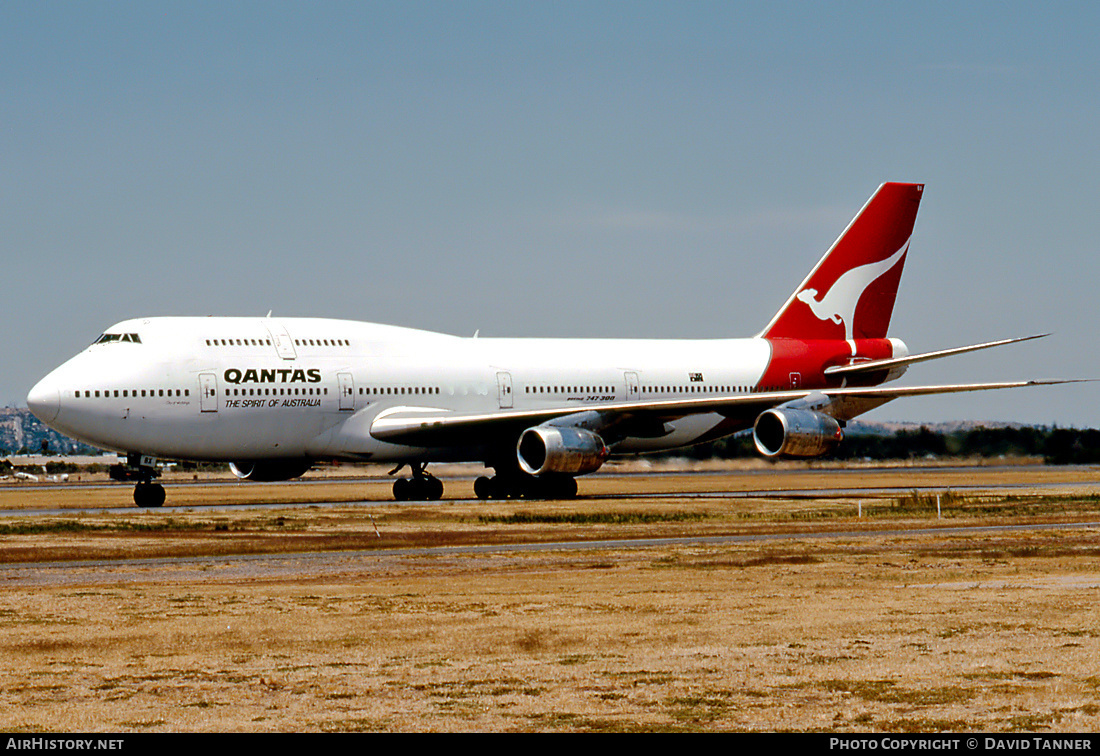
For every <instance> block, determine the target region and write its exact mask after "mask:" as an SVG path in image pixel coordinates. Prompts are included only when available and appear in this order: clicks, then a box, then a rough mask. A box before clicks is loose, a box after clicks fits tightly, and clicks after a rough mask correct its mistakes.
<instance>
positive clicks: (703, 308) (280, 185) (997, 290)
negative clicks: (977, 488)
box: [0, 2, 1100, 427]
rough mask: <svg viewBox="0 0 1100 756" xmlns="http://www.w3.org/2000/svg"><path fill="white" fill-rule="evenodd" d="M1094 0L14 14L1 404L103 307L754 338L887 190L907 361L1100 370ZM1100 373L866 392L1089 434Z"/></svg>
mask: <svg viewBox="0 0 1100 756" xmlns="http://www.w3.org/2000/svg"><path fill="white" fill-rule="evenodd" d="M1097 28H1100V6H1097V5H1096V4H1088V3H1081V4H1074V3H1057V4H1049V3H1034V4H1020V3H1003V2H1002V3H968V4H956V3H921V4H902V3H821V4H810V3H794V4H784V3H774V2H769V3H645V2H630V3H625V2H622V3H596V2H582V3H567V2H553V3H549V2H548V3H515V2H507V3H458V2H440V3H416V2H397V3H366V2H360V3H308V4H305V3H303V4H284V3H266V2H265V3H229V4H226V3H194V2H188V3H173V4H154V3H109V2H105V3H68V2H66V3H41V2H34V3H20V2H11V3H5V4H4V5H2V6H0V92H3V93H4V94H3V98H2V100H0V165H2V166H3V169H2V170H0V229H2V233H0V257H2V259H3V261H4V263H5V266H4V267H5V273H6V276H5V278H6V281H7V286H6V287H5V297H4V299H5V301H6V303H7V304H8V308H7V310H8V312H7V319H8V323H9V327H8V329H7V334H8V345H7V350H6V353H7V359H6V360H5V369H4V370H3V371H0V403H6V404H10V405H22V404H23V403H24V401H25V396H26V392H27V390H28V389H29V388H30V386H31V385H33V383H34V382H35V380H37V378H38V377H40V376H41V375H43V374H45V373H46V372H47V371H48V370H50V369H51V368H52V367H54V366H55V365H56V364H58V363H60V362H62V361H63V360H64V359H66V358H67V357H68V356H70V355H71V354H73V353H74V352H76V351H78V350H79V349H81V348H83V347H84V346H85V345H86V344H88V343H89V342H90V341H92V340H93V339H94V338H95V337H96V336H97V335H98V334H99V333H100V332H101V331H103V330H104V329H105V328H106V327H107V326H108V325H110V324H111V323H114V322H116V321H119V320H122V319H124V318H128V317H134V316H143V315H160V314H196V315H205V314H224V315H263V314H265V313H266V312H267V311H268V310H274V312H275V314H276V315H287V316H289V315H310V316H327V317H339V318H350V319H359V320H372V321H380V322H387V323H395V324H400V325H408V326H414V327H421V328H429V329H434V330H441V331H446V332H449V333H457V334H472V333H473V332H474V331H475V330H478V329H480V332H481V334H482V335H483V336H490V335H506V336H624V337H649V336H656V337H724V336H742V335H743V336H748V335H752V334H754V333H756V332H757V331H758V330H759V329H760V328H761V327H762V326H763V325H764V324H765V323H766V322H767V321H768V319H769V318H770V317H771V315H772V313H773V312H774V311H775V310H776V309H777V308H778V307H779V306H780V305H781V304H782V303H783V301H784V300H785V299H786V298H787V296H788V295H789V294H790V292H791V291H792V290H793V288H794V287H795V286H796V285H797V284H798V283H799V281H801V279H802V278H803V276H804V275H805V273H806V272H807V271H808V270H809V268H810V266H812V265H813V263H814V262H816V261H817V259H818V258H819V257H820V255H821V254H822V253H823V252H824V250H825V249H826V248H827V247H828V246H829V244H830V243H831V242H832V241H833V239H834V238H835V237H836V236H837V234H839V232H840V231H841V230H842V229H843V228H844V226H845V225H846V224H847V222H848V220H849V219H850V218H851V216H852V215H853V214H854V213H855V212H856V211H857V210H858V209H859V208H860V207H861V206H862V204H863V203H864V202H865V201H866V199H867V197H869V196H870V194H871V193H872V192H873V191H874V189H875V188H876V187H877V185H878V184H879V183H881V182H883V181H888V180H895V181H919V182H924V183H925V184H926V190H925V195H924V200H923V202H922V206H921V211H920V215H919V216H918V219H917V228H916V235H915V236H914V239H913V243H912V249H911V252H910V255H909V258H908V262H907V265H906V271H905V274H904V276H903V278H902V286H901V292H900V294H899V299H898V303H897V307H896V309H895V313H894V319H893V324H892V328H891V331H892V333H893V335H896V336H898V337H900V338H902V339H904V340H905V341H906V342H907V343H908V344H909V346H910V349H912V350H913V351H918V350H919V351H926V350H931V349H938V348H946V347H950V346H957V345H961V344H964V343H971V342H974V341H984V340H991V339H996V338H1003V337H1008V336H1014V335H1025V334H1030V333H1039V332H1046V331H1052V332H1053V333H1054V335H1053V336H1052V337H1050V338H1048V339H1046V340H1043V341H1040V342H1030V343H1028V344H1023V345H1018V346H1014V347H1007V348H1005V349H1003V350H998V351H994V352H985V353H980V354H976V355H969V356H963V357H958V358H954V359H951V360H947V361H943V362H941V363H935V364H929V365H922V366H917V367H914V368H913V369H912V370H911V371H910V374H909V375H907V376H906V377H905V379H903V380H904V381H905V382H907V383H911V384H915V383H929V382H955V381H973V380H1001V379H1013V378H1033V377H1089V378H1092V377H1100V359H1098V358H1097V356H1096V354H1095V353H1094V351H1093V350H1092V347H1091V341H1092V332H1093V330H1094V328H1095V326H1094V323H1095V321H1096V315H1097V313H1098V310H1100V307H1098V305H1097V298H1096V295H1095V294H1094V292H1093V287H1094V286H1095V285H1096V283H1097V282H1098V280H1100V275H1098V273H1100V263H1098V262H1097V256H1096V254H1094V252H1093V241H1094V239H1095V238H1096V237H1097V235H1098V234H1097V231H1098V230H1100V228H1098V227H1100V221H1098V219H1097V218H1098V215H1097V212H1096V205H1097V197H1098V196H1100V147H1098V139H1100V136H1098V135H1100V84H1098V83H1097V82H1100V58H1098V55H1100V53H1098V52H1097V46H1096V45H1095V43H1094V38H1095V30H1096V29H1097ZM1098 391H1100V389H1097V388H1096V387H1094V386H1088V385H1086V386H1071V387H1058V388H1049V389H1035V390H1029V391H1018V392H1011V393H1005V392H997V393H994V394H989V395H983V396H980V397H978V396H973V395H972V396H967V397H950V398H940V399H915V400H909V401H905V402H895V403H893V404H890V405H887V406H886V407H883V408H881V409H879V410H876V411H875V412H874V413H872V414H871V415H870V416H868V418H869V419H881V420H887V419H899V420H928V421H937V420H946V419H951V418H963V419H974V420H983V419H989V420H1018V421H1023V422H1036V423H1052V422H1057V423H1059V424H1063V425H1077V426H1090V427H1098V426H1100V409H1098V404H1100V403H1098V402H1097V396H1098V394H1097V392H1098Z"/></svg>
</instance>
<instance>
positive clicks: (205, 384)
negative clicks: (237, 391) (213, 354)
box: [199, 373, 218, 412]
mask: <svg viewBox="0 0 1100 756" xmlns="http://www.w3.org/2000/svg"><path fill="white" fill-rule="evenodd" d="M199 407H200V409H201V411H202V412H217V411H218V376H216V375H214V374H213V373H199Z"/></svg>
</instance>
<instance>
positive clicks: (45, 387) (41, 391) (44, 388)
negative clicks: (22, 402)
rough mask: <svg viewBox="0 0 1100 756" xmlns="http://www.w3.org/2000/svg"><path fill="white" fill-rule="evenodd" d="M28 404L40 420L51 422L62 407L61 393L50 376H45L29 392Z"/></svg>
mask: <svg viewBox="0 0 1100 756" xmlns="http://www.w3.org/2000/svg"><path fill="white" fill-rule="evenodd" d="M27 406H28V407H30V408H31V412H33V413H34V416H35V417H37V418H38V419H39V420H41V421H42V422H44V423H50V422H52V421H53V419H54V418H55V417H57V413H58V410H60V408H61V393H60V392H59V391H58V390H57V387H56V386H54V385H52V382H51V381H50V380H49V379H48V378H43V379H42V380H40V381H39V382H38V383H37V384H35V387H34V388H32V389H31V392H30V393H29V394H27Z"/></svg>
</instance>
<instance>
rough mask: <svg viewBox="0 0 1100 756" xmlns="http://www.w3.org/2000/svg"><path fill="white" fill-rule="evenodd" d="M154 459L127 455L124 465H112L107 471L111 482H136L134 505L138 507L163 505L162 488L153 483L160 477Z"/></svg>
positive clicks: (158, 484)
mask: <svg viewBox="0 0 1100 756" xmlns="http://www.w3.org/2000/svg"><path fill="white" fill-rule="evenodd" d="M156 462H157V461H156V459H155V458H153V457H144V456H142V455H140V454H127V455H126V464H124V465H113V466H112V467H111V469H110V470H109V471H108V475H110V477H111V480H118V481H123V482H127V481H136V482H137V485H136V486H134V503H135V504H137V505H138V506H139V507H159V506H162V505H163V504H164V486H162V485H161V484H160V483H154V482H153V481H154V480H156V479H157V478H158V477H160V471H159V470H157V468H156Z"/></svg>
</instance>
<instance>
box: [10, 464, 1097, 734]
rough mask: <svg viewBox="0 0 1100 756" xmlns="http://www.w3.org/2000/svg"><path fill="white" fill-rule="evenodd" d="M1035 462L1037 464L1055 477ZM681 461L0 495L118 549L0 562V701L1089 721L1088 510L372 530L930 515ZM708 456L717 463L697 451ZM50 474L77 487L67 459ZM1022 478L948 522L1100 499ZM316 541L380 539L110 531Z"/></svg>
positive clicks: (30, 536) (423, 715)
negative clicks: (483, 548)
mask: <svg viewBox="0 0 1100 756" xmlns="http://www.w3.org/2000/svg"><path fill="white" fill-rule="evenodd" d="M792 474H793V475H794V476H795V477H796V480H793V481H792V480H786V476H782V477H783V479H780V477H779V476H776V477H773V478H772V479H771V480H770V483H771V485H770V486H768V487H779V486H784V487H786V488H789V489H797V488H803V487H806V482H805V481H804V480H798V479H797V478H798V477H799V476H800V475H802V473H801V472H799V471H796V472H794V473H792ZM882 474H883V475H899V476H903V475H904V473H901V472H884V473H882ZM1012 474H1013V475H1015V474H1018V473H1012ZM1035 474H1036V475H1035V477H1033V478H1032V479H1031V482H1033V483H1036V484H1038V483H1040V482H1050V481H1045V480H1042V476H1043V475H1045V474H1046V473H1044V472H1041V471H1040V470H1036V471H1035ZM1075 474H1078V475H1079V474H1081V471H1076V473H1075ZM696 477H697V476H689V477H686V478H684V477H681V476H676V477H675V478H672V479H668V478H648V477H647V478H642V479H637V480H634V479H623V478H612V477H608V478H606V479H601V480H596V479H594V480H592V481H585V482H584V485H585V486H590V485H594V486H596V487H602V486H605V485H607V486H613V485H614V486H618V487H619V490H624V489H627V490H631V489H635V490H636V489H638V488H640V487H644V488H646V489H654V488H659V489H661V490H664V491H666V492H667V493H668V496H666V497H661V498H655V499H633V500H625V501H624V500H616V499H611V498H609V499H606V500H604V499H597V500H592V499H588V500H581V501H577V502H545V503H533V502H497V503H493V504H484V503H480V502H459V503H450V504H445V505H441V506H427V507H426V506H409V505H397V504H392V503H391V504H387V505H384V506H374V507H370V508H369V509H366V508H363V507H332V508H298V509H291V508H280V507H279V506H277V505H272V507H271V508H270V509H264V510H261V511H259V512H257V511H253V510H250V511H244V512H234V513H225V512H217V513H215V512H203V511H202V510H201V509H200V508H197V510H196V511H193V512H183V511H180V510H178V509H177V510H176V511H173V509H172V508H166V509H165V510H163V511H160V512H141V511H137V510H134V512H133V514H126V515H91V514H81V513H79V512H75V511H74V514H72V515H67V516H65V517H38V518H3V519H2V520H0V526H8V527H9V528H10V527H11V526H14V525H16V524H18V523H24V524H34V523H35V522H37V523H38V524H40V525H49V523H61V524H60V525H58V526H56V527H45V528H41V529H39V530H38V531H37V532H27V533H18V532H10V530H9V532H7V533H6V534H3V535H0V558H3V559H9V560H15V559H20V558H27V557H28V555H31V556H33V558H36V559H38V558H60V557H66V556H73V555H82V556H83V557H89V556H94V555H96V554H99V555H101V556H105V557H106V558H108V559H109V561H107V562H105V563H104V564H102V565H79V566H73V567H72V568H50V569H38V568H35V569H28V568H17V567H8V568H7V569H5V570H3V571H2V572H0V580H3V581H4V585H5V590H4V592H3V593H2V594H0V654H2V655H3V658H4V660H5V664H4V665H3V668H2V669H0V729H2V730H3V731H6V732H14V731H20V730H53V731H167V730H195V731H200V730H215V731H348V730H355V731H360V730H368V731H425V730H436V731H465V730H476V731H486V730H492V731H532V730H538V731H559V730H560V731H739V730H767V731H772V730H797V731H804V730H815V731H820V730H837V731H876V730H882V731H933V730H984V731H1020V730H1028V731H1033V730H1064V731H1092V730H1096V729H1098V727H1100V705H1098V704H1097V692H1098V689H1100V674H1097V672H1096V670H1097V669H1100V663H1098V662H1100V630H1097V628H1100V616H1098V615H1100V608H1098V607H1097V602H1096V601H1095V596H1096V592H1097V588H1098V587H1100V569H1098V567H1097V561H1096V555H1097V553H1100V552H1098V549H1100V539H1098V534H1097V532H1096V531H1095V530H1094V529H1092V528H1089V527H1079V528H1069V529H1060V530H1057V531H1020V532H1007V533H978V534H970V535H962V534H957V533H948V532H944V533H943V534H940V535H903V534H894V535H889V536H879V537H876V538H874V539H868V538H858V537H843V536H841V537H834V538H829V539H821V538H812V539H809V538H807V539H800V538H791V539H786V540H772V541H763V542H741V543H728V544H722V545H703V544H699V545H694V546H666V547H659V548H658V547H646V548H635V549H601V550H592V551H584V550H581V551H564V550H562V551H546V552H507V551H505V552H498V553H491V554H477V553H454V554H450V555H447V556H438V555H437V556H419V557H418V556H393V555H387V553H386V551H387V549H392V548H393V547H394V546H397V545H417V544H453V543H504V542H515V541H540V540H541V541H547V540H551V541H552V540H558V539H561V540H573V539H585V538H588V539H591V538H611V537H627V538H629V537H635V536H654V535H661V534H664V535H684V534H689V535H691V534H705V535H711V534H719V533H743V534H757V533H766V532H775V531H782V532H787V533H792V532H793V533H795V534H797V533H798V532H801V529H807V530H821V529H825V528H831V529H834V530H837V531H840V532H845V531H849V532H850V531H856V530H865V529H870V528H874V527H877V526H882V527H887V526H888V527H889V528H890V530H891V532H893V531H895V530H898V529H904V528H906V527H912V526H914V525H917V526H920V527H922V528H924V527H926V526H928V525H930V524H937V521H936V520H935V519H934V518H935V513H934V510H932V511H929V510H928V509H927V507H926V506H924V504H922V503H921V502H920V501H919V499H918V501H916V503H913V502H910V504H911V506H903V507H902V509H903V510H904V511H903V512H901V513H898V512H896V511H893V512H892V511H890V510H891V508H892V507H894V499H895V498H897V497H894V498H891V497H880V498H874V499H867V500H866V502H865V505H866V508H867V509H868V510H871V509H872V507H871V504H875V505H877V506H881V507H882V511H881V513H879V514H877V515H874V516H872V517H868V518H864V520H863V521H858V520H856V519H855V518H854V517H853V516H852V514H853V507H854V503H855V502H854V500H853V499H851V498H845V497H841V498H836V499H834V498H823V499H805V498H795V499H790V500H781V501H775V500H764V499H729V498H721V497H718V498H703V499H688V498H683V497H677V496H676V495H675V493H674V491H673V489H674V488H675V487H676V486H675V484H676V483H677V482H684V481H692V482H691V484H690V487H694V486H696V485H700V484H699V483H698V481H696ZM702 477H706V476H702ZM750 477H751V476H750ZM847 480H848V482H847V483H846V484H845V485H847V486H851V485H852V484H851V482H850V479H847ZM910 480H911V478H910ZM720 482H721V485H722V486H725V488H723V489H722V490H729V489H731V488H732V485H731V481H729V480H727V479H722V480H721V481H720ZM1025 482H1026V481H1025ZM873 483H874V485H876V486H878V485H882V483H881V478H880V479H877V480H875V481H873ZM334 485H335V487H336V488H347V486H345V485H344V484H334ZM453 485H454V487H455V488H456V489H458V488H461V487H462V486H467V485H469V481H458V482H455V483H454V484H453ZM707 485H709V486H710V487H711V489H714V488H716V487H719V486H718V481H717V479H716V478H714V477H711V478H709V483H708V484H707ZM903 485H904V484H903ZM226 488H228V489H230V492H232V494H233V496H236V495H237V493H236V492H237V491H238V489H237V487H235V486H230V487H224V486H223V487H220V488H217V489H208V490H206V491H200V490H199V489H198V488H196V489H194V491H193V494H194V496H196V497H210V501H214V500H219V499H221V500H224V499H225V498H227V496H226V494H227V492H226V491H225V490H222V489H226ZM272 488H274V489H277V490H283V489H291V490H293V489H294V487H293V486H284V487H272ZM301 488H310V489H313V490H314V492H316V491H318V490H320V489H318V488H317V487H301ZM355 488H356V487H355V486H352V487H351V489H352V490H354V489H355ZM242 489H243V490H251V491H252V492H253V495H255V493H256V492H261V493H263V494H264V495H266V490H265V489H261V488H259V487H250V488H244V487H242ZM108 490H109V491H111V490H113V489H108ZM582 490H584V489H582ZM298 493H301V492H300V491H299V492H298ZM359 493H360V494H361V491H360V492H359ZM181 494H182V489H180V491H179V492H177V491H176V490H173V491H172V492H171V493H170V496H173V497H175V496H177V495H181ZM54 495H55V496H60V495H59V494H54ZM96 495H97V496H98V494H96ZM187 495H188V496H191V495H192V494H190V493H189V494H187ZM294 495H297V494H294ZM326 495H327V494H326ZM65 496H66V497H71V498H73V499H75V500H76V505H75V506H73V507H72V508H73V509H74V510H79V509H80V508H81V507H80V506H79V504H80V501H81V500H82V497H84V494H83V493H82V492H81V491H80V490H79V489H78V490H74V491H70V492H66V494H65ZM1036 496H1038V494H1035V493H1030V494H1027V497H1028V498H1026V504H1025V503H1021V502H1024V501H1025V499H1020V500H1018V501H1013V502H1007V498H1006V497H1004V496H1002V497H1000V498H999V499H998V498H996V497H993V498H990V497H988V496H987V497H980V496H975V497H973V498H971V499H968V498H966V497H961V498H959V499H958V500H957V501H954V502H952V506H951V507H950V508H949V509H950V511H948V512H947V514H946V516H947V518H948V520H947V522H950V523H963V524H974V523H979V522H983V523H985V522H993V521H1008V520H1014V521H1034V520H1036V519H1046V516H1045V512H1044V510H1043V508H1042V501H1046V502H1047V504H1048V505H1049V509H1052V510H1054V509H1056V510H1057V511H1058V518H1059V519H1063V520H1072V519H1085V520H1087V519H1095V514H1096V513H1095V506H1096V505H1095V501H1093V500H1092V499H1090V498H1089V497H1088V496H1079V495H1078V496H1076V497H1065V496H1063V495H1062V494H1061V493H1059V492H1055V495H1054V496H1052V497H1048V498H1047V499H1045V500H1039V499H1036V498H1035V497H1036ZM62 498H65V497H62ZM380 498H381V497H380ZM901 498H904V497H901ZM1093 498H1095V497H1093ZM991 502H992V503H993V504H997V503H998V502H999V506H997V507H993V508H992V509H991V508H990V505H991ZM71 503H72V502H70V501H68V500H66V504H71ZM3 505H4V506H8V507H9V508H11V506H12V504H11V503H10V501H8V502H3ZM83 506H84V507H87V506H88V504H87V500H86V499H84V505H83ZM195 506H196V507H200V506H201V505H195ZM769 511H770V514H769ZM581 514H583V515H584V516H583V517H581V516H578V515H581ZM368 515H370V516H371V517H373V519H374V523H376V524H377V527H378V532H379V533H380V534H381V536H382V537H381V538H379V537H378V535H377V534H376V532H375V530H374V524H372V522H371V519H370V517H368ZM683 515H690V516H683ZM65 522H74V523H79V526H76V525H74V526H72V527H66V526H65V525H64V523H65ZM143 524H144V525H146V526H149V525H151V524H152V525H156V527H155V528H154V527H149V528H147V529H145V530H142V529H141V528H139V527H137V526H138V525H143ZM941 524H943V523H941ZM330 549H338V550H340V549H356V550H366V549H373V551H372V552H370V553H368V554H359V553H356V554H355V555H354V556H349V557H347V558H344V559H338V558H332V559H313V558H303V559H301V560H300V561H299V562H296V563H292V564H289V565H283V566H282V567H281V568H278V569H276V568H275V566H274V565H273V564H272V563H269V562H267V561H262V560H261V561H241V560H235V559H233V558H227V559H225V560H215V561H210V562H198V563H191V562H186V563H184V565H183V566H181V565H180V564H177V563H173V562H144V563H132V562H129V561H127V560H128V558H129V557H132V556H153V555H158V554H186V553H222V554H241V553H248V552H257V551H276V552H281V553H287V552H288V551H295V550H306V551H309V550H330ZM371 554H374V555H371Z"/></svg>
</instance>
